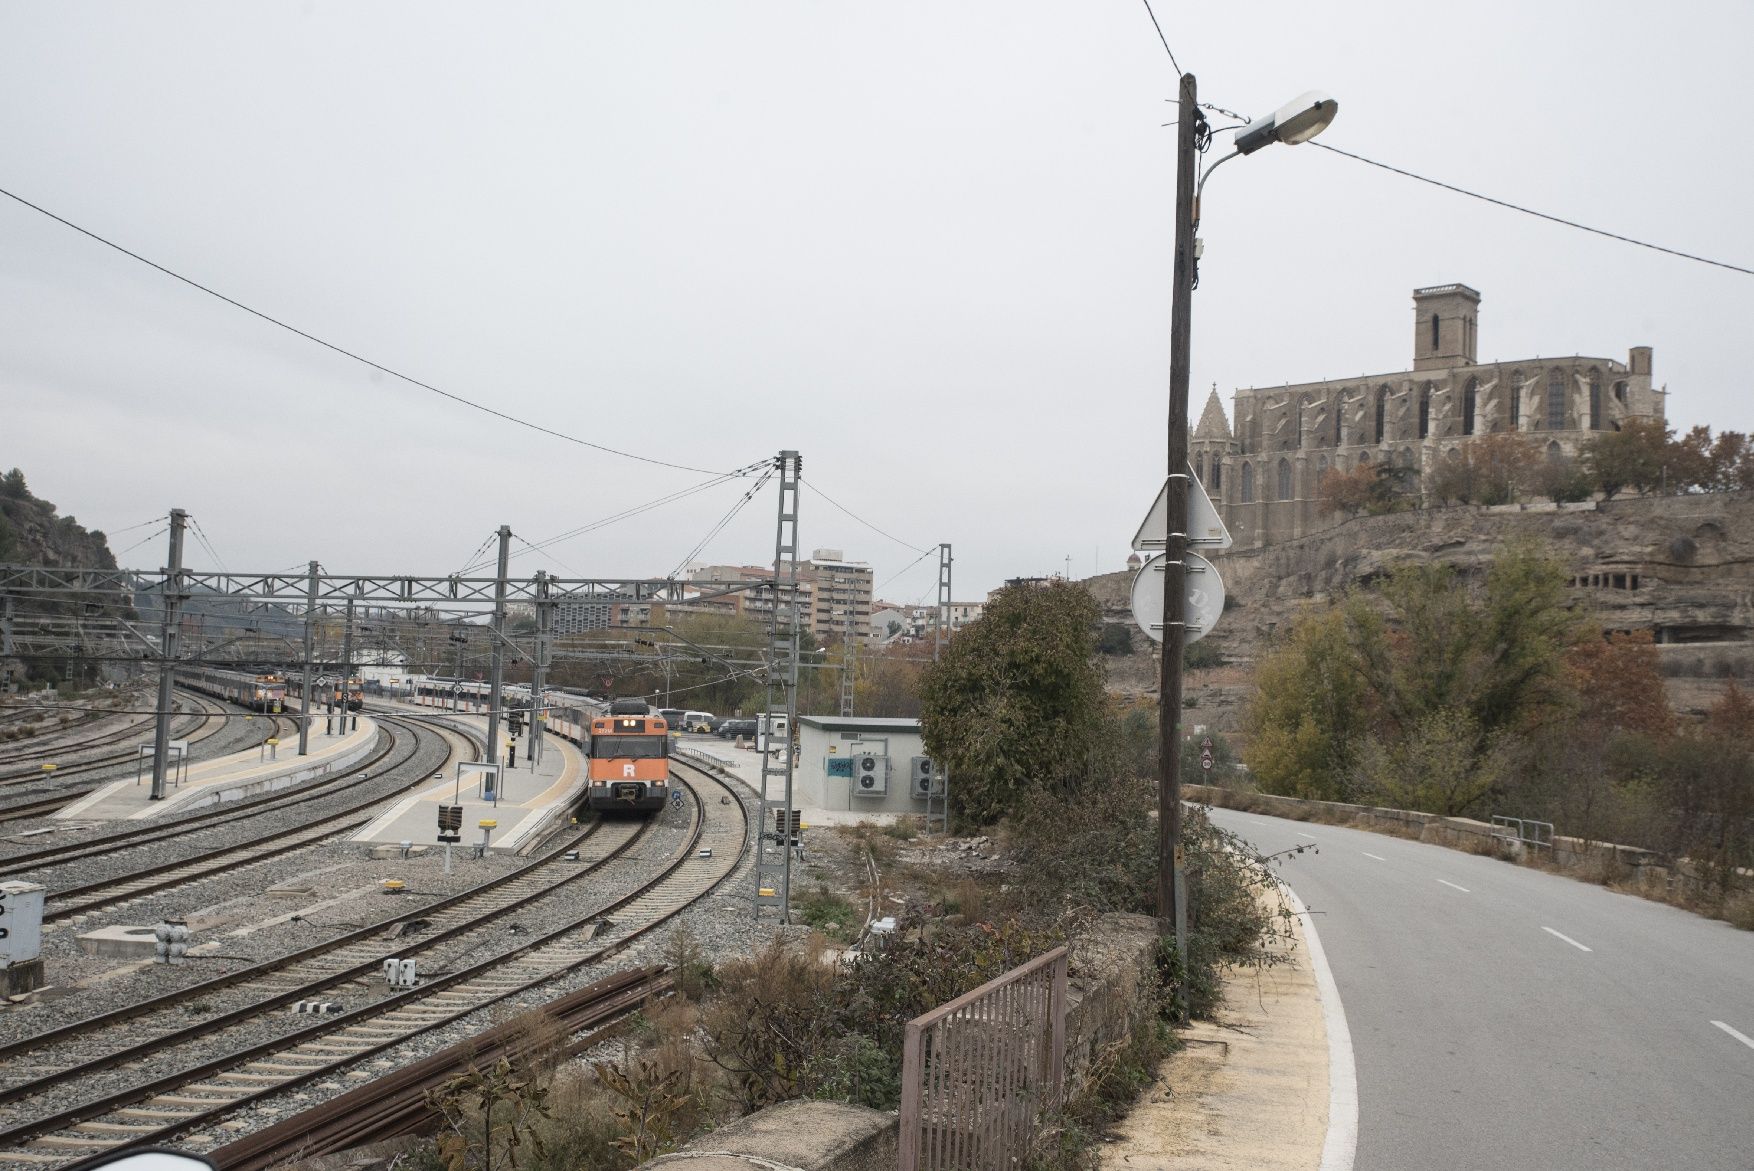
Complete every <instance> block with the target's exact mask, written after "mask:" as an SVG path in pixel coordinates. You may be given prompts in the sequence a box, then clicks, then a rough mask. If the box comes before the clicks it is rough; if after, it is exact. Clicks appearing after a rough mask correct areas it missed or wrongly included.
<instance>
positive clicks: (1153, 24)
mask: <svg viewBox="0 0 1754 1171" xmlns="http://www.w3.org/2000/svg"><path fill="white" fill-rule="evenodd" d="M1144 4H1145V14H1146V15H1147V16H1149V17H1150V18H1151V27H1152V28H1154V29H1156V30H1157V39H1158V40H1160V41H1162V42H1163V51H1164V52H1165V53H1168V54H1169V63H1170V65H1171V66H1173V67H1174V69H1175V75H1176V76H1177V77H1180V76H1181V72H1182V67H1181V66H1180V65H1177V64H1176V61H1175V50H1174V49H1172V48H1170V47H1169V38H1168V37H1166V36H1164V35H1163V26H1162V25H1161V24H1158V23H1157V13H1155V12H1153V11H1151V0H1144Z"/></svg>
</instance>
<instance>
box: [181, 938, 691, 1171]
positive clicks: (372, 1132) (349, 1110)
mask: <svg viewBox="0 0 1754 1171" xmlns="http://www.w3.org/2000/svg"><path fill="white" fill-rule="evenodd" d="M673 990H674V980H673V978H672V977H671V976H670V975H669V974H668V972H667V969H665V968H664V967H663V966H662V965H651V966H648V967H644V968H636V969H634V970H633V971H630V972H624V973H620V974H618V975H614V976H609V977H607V978H605V979H602V980H599V981H597V982H596V983H595V984H592V985H590V986H589V987H586V988H581V989H580V990H579V991H577V992H574V993H571V994H570V995H567V996H562V997H559V998H558V999H555V1000H551V1001H549V1002H548V1003H547V1004H544V1005H540V1006H538V1007H536V1008H533V1009H531V1010H529V1011H530V1012H531V1013H539V1014H541V1016H542V1017H543V1020H544V1022H545V1023H549V1024H552V1025H556V1026H559V1027H561V1028H564V1029H565V1030H566V1031H567V1034H568V1036H572V1035H574V1034H577V1033H579V1032H581V1031H583V1030H586V1029H589V1030H591V1032H589V1033H588V1034H587V1035H586V1036H585V1037H584V1038H582V1039H579V1040H574V1041H570V1042H569V1043H568V1044H567V1045H566V1046H564V1048H563V1049H562V1052H564V1053H565V1054H566V1055H567V1056H569V1057H570V1056H572V1055H574V1054H577V1053H582V1052H584V1051H585V1050H586V1049H589V1048H591V1047H592V1046H594V1045H596V1044H598V1043H599V1042H600V1041H602V1040H603V1039H604V1038H605V1036H606V1034H608V1033H609V1032H610V1031H611V1030H609V1029H607V1028H605V1027H604V1026H605V1025H608V1024H609V1023H610V1022H611V1021H616V1020H621V1019H624V1018H625V1017H627V1016H628V1015H630V1014H631V1013H632V1012H633V1011H634V1010H636V1009H639V1008H641V1007H643V1006H644V1005H646V1004H647V1003H649V1002H650V1001H651V1000H653V999H655V998H658V997H662V996H667V995H669V994H670V993H671V992H672V991H673ZM538 1045H539V1042H538V1041H536V1040H535V1039H533V1038H531V1036H530V1031H529V1029H528V1027H527V1022H526V1021H525V1020H524V1019H523V1018H522V1017H517V1018H513V1019H512V1020H509V1021H506V1022H505V1023H503V1024H499V1025H494V1026H492V1027H491V1028H487V1029H483V1030H482V1031H481V1032H479V1033H476V1034H474V1035H473V1036H470V1037H468V1038H465V1039H464V1040H462V1041H459V1042H457V1043H456V1044H454V1045H449V1046H446V1047H445V1048H443V1049H441V1050H439V1051H438V1052H437V1053H434V1054H432V1055H431V1056H430V1057H425V1058H422V1059H421V1060H419V1061H416V1062H414V1063H413V1064H412V1065H405V1066H403V1067H402V1068H401V1069H397V1070H393V1071H391V1072H389V1073H386V1074H384V1075H383V1076H382V1077H378V1078H374V1079H373V1080H371V1081H370V1082H368V1083H366V1084H365V1085H362V1086H357V1087H355V1088H354V1089H351V1090H349V1091H347V1092H346V1093H345V1094H342V1095H341V1096H340V1097H337V1098H332V1099H330V1100H329V1101H327V1102H324V1103H323V1104H322V1105H320V1106H314V1107H312V1108H310V1109H309V1110H301V1111H300V1112H299V1113H297V1114H294V1115H293V1116H292V1117H290V1118H286V1119H283V1120H282V1121H280V1122H276V1123H274V1124H273V1125H272V1126H265V1127H263V1128H262V1129H261V1130H258V1131H256V1132H255V1133H254V1134H250V1135H246V1136H245V1137H243V1138H241V1139H238V1140H237V1141H236V1142H232V1143H228V1144H226V1145H225V1146H223V1147H220V1148H218V1149H217V1150H213V1151H208V1152H206V1157H207V1158H208V1159H210V1160H211V1161H212V1162H213V1163H214V1164H215V1165H216V1166H217V1167H218V1168H219V1169H220V1171H267V1168H270V1167H273V1166H275V1165H276V1164H277V1163H281V1162H284V1161H286V1160H288V1159H292V1158H297V1159H310V1158H315V1157H317V1156H319V1155H328V1154H334V1153H336V1152H338V1151H346V1150H351V1149H353V1148H355V1147H358V1146H362V1145H364V1144H366V1143H376V1142H382V1141H384V1140H385V1139H390V1138H396V1137H398V1136H399V1135H404V1134H410V1133H412V1132H414V1131H416V1130H418V1129H420V1127H421V1126H422V1124H424V1123H425V1122H427V1121H429V1120H430V1119H431V1117H432V1113H433V1111H432V1105H431V1102H430V1100H429V1097H428V1095H429V1094H430V1092H431V1091H433V1090H436V1089H439V1088H441V1087H443V1086H444V1084H445V1083H446V1082H448V1081H450V1080H451V1079H452V1078H454V1077H456V1076H457V1075H459V1074H462V1073H466V1072H468V1071H469V1070H470V1069H471V1068H480V1067H481V1066H483V1065H486V1064H489V1063H493V1062H497V1061H498V1060H499V1059H500V1058H501V1057H504V1058H507V1059H509V1060H510V1061H512V1062H513V1064H521V1063H522V1062H524V1061H526V1060H528V1058H529V1057H530V1056H531V1055H532V1053H533V1052H534V1051H535V1050H536V1049H537V1047H538Z"/></svg>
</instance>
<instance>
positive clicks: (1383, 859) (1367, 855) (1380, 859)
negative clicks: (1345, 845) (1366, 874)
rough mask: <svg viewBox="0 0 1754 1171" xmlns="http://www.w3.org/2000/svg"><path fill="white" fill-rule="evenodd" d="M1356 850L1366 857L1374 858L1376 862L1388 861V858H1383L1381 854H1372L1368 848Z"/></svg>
mask: <svg viewBox="0 0 1754 1171" xmlns="http://www.w3.org/2000/svg"><path fill="white" fill-rule="evenodd" d="M1358 852H1359V853H1360V854H1363V855H1364V856H1365V857H1366V858H1375V859H1376V860H1377V861H1378V862H1387V861H1388V859H1387V858H1384V857H1383V856H1382V855H1381V854H1372V853H1371V852H1370V851H1369V850H1360V851H1358Z"/></svg>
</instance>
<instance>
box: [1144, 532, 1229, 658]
mask: <svg viewBox="0 0 1754 1171" xmlns="http://www.w3.org/2000/svg"><path fill="white" fill-rule="evenodd" d="M1182 556H1183V560H1184V561H1185V563H1186V565H1187V571H1186V575H1185V583H1186V584H1185V588H1184V590H1183V593H1182V597H1183V598H1184V599H1185V601H1184V604H1183V607H1182V621H1183V622H1184V623H1186V624H1187V628H1186V629H1187V633H1186V635H1185V637H1184V638H1183V645H1186V644H1188V643H1195V642H1199V641H1200V640H1201V639H1202V638H1205V637H1206V635H1208V634H1210V633H1211V632H1212V628H1213V627H1214V626H1216V625H1217V624H1218V617H1219V615H1221V614H1223V613H1224V579H1223V578H1221V577H1219V576H1218V570H1217V569H1215V568H1214V567H1213V565H1212V563H1211V562H1210V561H1208V560H1206V559H1205V558H1204V557H1201V556H1200V555H1199V554H1198V553H1185V554H1183V555H1182ZM1163 560H1164V557H1163V554H1162V553H1159V554H1158V555H1157V556H1155V557H1153V558H1152V559H1151V560H1149V561H1147V562H1146V563H1145V564H1143V565H1141V566H1140V567H1139V572H1138V573H1137V574H1135V575H1134V577H1133V621H1134V622H1136V623H1138V624H1139V628H1140V629H1141V630H1143V631H1144V632H1145V633H1146V634H1148V635H1150V636H1151V639H1152V641H1153V642H1162V641H1163Z"/></svg>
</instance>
